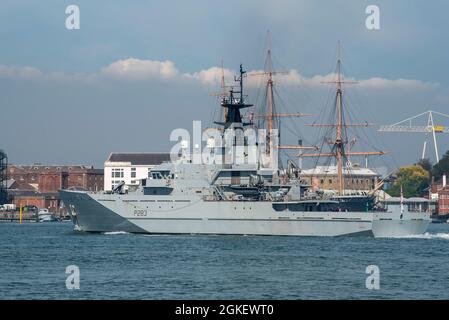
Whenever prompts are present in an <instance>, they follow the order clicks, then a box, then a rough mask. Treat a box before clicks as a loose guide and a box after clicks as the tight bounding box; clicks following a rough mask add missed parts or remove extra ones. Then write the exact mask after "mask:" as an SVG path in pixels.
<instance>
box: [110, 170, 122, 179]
mask: <svg viewBox="0 0 449 320" xmlns="http://www.w3.org/2000/svg"><path fill="white" fill-rule="evenodd" d="M111 177H112V178H123V177H124V170H123V169H121V168H113V169H112V175H111Z"/></svg>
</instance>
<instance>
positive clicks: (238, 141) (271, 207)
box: [60, 65, 430, 237]
mask: <svg viewBox="0 0 449 320" xmlns="http://www.w3.org/2000/svg"><path fill="white" fill-rule="evenodd" d="M245 73H246V72H245V71H244V70H243V68H242V66H241V65H240V74H239V75H238V76H237V77H235V79H234V80H235V81H236V83H237V85H236V86H235V87H232V89H231V90H229V92H227V93H226V96H225V95H223V96H222V99H221V107H222V108H223V110H224V113H223V121H222V122H216V124H218V125H219V126H220V129H221V130H220V131H219V132H220V134H221V135H222V138H223V140H224V141H228V142H229V139H228V140H226V135H227V132H230V131H231V132H233V134H234V135H233V136H232V139H230V141H231V142H230V143H222V144H214V143H211V144H208V147H207V148H206V149H208V152H210V154H211V155H213V156H214V157H215V158H214V159H215V160H217V159H218V160H219V161H214V162H212V163H211V162H207V163H202V162H200V163H198V161H194V155H191V154H189V152H188V151H186V150H187V149H188V148H187V146H186V144H184V145H183V147H181V149H180V151H179V153H177V154H175V155H174V157H173V158H174V159H173V161H170V162H165V163H162V164H160V165H158V166H155V167H153V168H152V169H151V171H150V172H149V176H148V178H146V179H142V180H141V181H140V183H139V185H138V186H136V187H134V188H128V189H127V188H126V186H125V185H124V183H121V184H120V185H118V186H117V187H115V188H114V189H113V190H112V191H109V192H90V191H80V190H60V195H61V198H62V200H63V202H64V204H65V206H66V207H67V210H68V213H69V214H70V216H71V219H72V221H73V223H74V224H75V226H76V229H78V230H81V231H86V232H113V231H124V232H129V233H150V234H230V235H231V234H232V235H279V236H343V235H365V236H373V237H400V236H407V235H416V234H422V233H424V232H425V231H426V229H427V226H428V224H429V222H430V213H428V212H413V211H408V209H407V208H404V207H403V206H401V207H397V206H396V207H394V206H391V207H390V208H388V207H384V206H379V205H378V203H377V202H376V197H375V196H374V195H373V194H365V195H350V194H349V195H348V194H346V193H345V192H344V190H343V188H344V183H343V179H344V177H342V158H343V157H344V156H346V154H345V149H344V147H343V144H344V143H343V142H342V137H341V128H342V124H341V123H340V120H341V119H342V118H341V114H340V113H339V120H338V124H339V125H338V126H336V128H337V136H336V140H335V143H334V147H335V148H334V149H333V152H334V153H332V156H336V158H337V160H339V161H338V172H339V173H340V174H339V179H340V181H339V186H340V189H339V190H338V192H337V193H335V194H330V195H329V194H328V193H326V192H321V191H320V190H314V189H313V187H312V186H311V185H310V184H307V183H305V182H304V181H303V180H301V177H300V172H298V170H297V169H296V168H295V167H294V166H291V165H289V166H288V168H287V169H286V170H280V169H278V161H279V160H278V159H277V158H278V157H279V155H278V152H277V151H278V150H279V149H281V147H279V146H277V145H278V140H279V134H278V132H276V131H275V130H274V129H273V123H272V120H273V119H274V118H275V117H276V115H275V114H274V112H273V108H272V106H273V105H272V100H273V81H272V75H273V74H274V73H273V72H272V71H271V70H269V71H268V72H267V73H266V75H267V77H268V81H267V89H268V91H267V93H268V101H269V102H270V107H269V110H268V116H266V117H265V119H268V120H269V121H268V131H266V132H267V133H266V137H265V138H266V139H265V140H263V139H262V140H263V141H258V142H257V143H256V144H255V152H256V154H257V156H258V157H259V158H260V159H262V161H255V163H253V162H245V161H235V160H236V155H237V154H238V152H236V151H235V150H236V148H240V149H239V150H243V158H247V157H248V154H249V153H250V152H252V151H254V148H252V149H251V151H250V147H251V146H250V145H249V144H250V143H249V141H248V139H247V136H246V134H245V132H246V131H247V130H248V129H249V128H251V127H252V126H253V125H254V124H253V123H252V122H251V121H250V122H245V121H244V119H245V117H244V116H243V115H242V109H245V108H249V107H251V106H252V105H250V104H247V103H246V101H245V100H246V96H245V95H244V86H243V84H244V83H243V82H244V78H245ZM338 81H339V83H337V84H338V86H339V87H338V89H337V100H338V99H341V88H340V85H341V83H342V82H341V81H340V80H338ZM223 87H224V86H223ZM236 88H237V89H236ZM338 106H339V107H338V110H339V111H341V105H340V103H338ZM181 145H182V144H181ZM252 147H254V145H253V146H252ZM297 148H298V149H301V148H306V147H302V146H298V147H297ZM193 153H195V151H193ZM259 158H258V159H259Z"/></svg>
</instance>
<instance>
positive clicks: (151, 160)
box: [106, 152, 170, 166]
mask: <svg viewBox="0 0 449 320" xmlns="http://www.w3.org/2000/svg"><path fill="white" fill-rule="evenodd" d="M164 161H170V153H162V152H136V153H119V152H113V153H111V154H110V155H109V158H108V160H106V162H128V163H131V165H136V166H145V165H158V164H161V163H162V162H164Z"/></svg>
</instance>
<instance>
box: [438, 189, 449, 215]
mask: <svg viewBox="0 0 449 320" xmlns="http://www.w3.org/2000/svg"><path fill="white" fill-rule="evenodd" d="M438 214H440V215H446V214H449V187H448V186H446V187H445V188H441V189H440V190H438Z"/></svg>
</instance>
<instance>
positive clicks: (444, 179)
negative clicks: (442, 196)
mask: <svg viewBox="0 0 449 320" xmlns="http://www.w3.org/2000/svg"><path fill="white" fill-rule="evenodd" d="M444 187H446V174H445V173H443V188H444Z"/></svg>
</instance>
